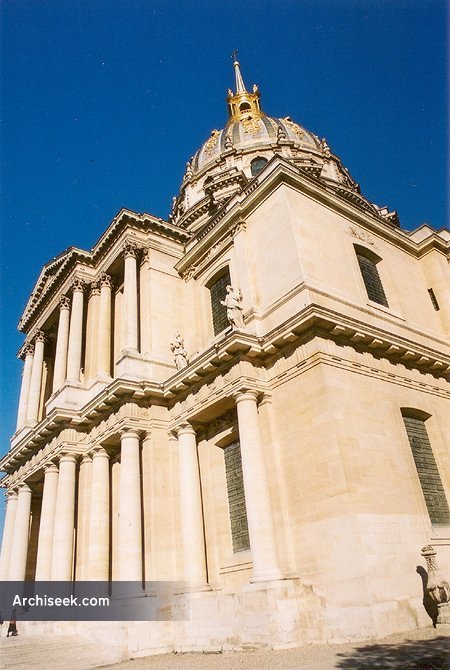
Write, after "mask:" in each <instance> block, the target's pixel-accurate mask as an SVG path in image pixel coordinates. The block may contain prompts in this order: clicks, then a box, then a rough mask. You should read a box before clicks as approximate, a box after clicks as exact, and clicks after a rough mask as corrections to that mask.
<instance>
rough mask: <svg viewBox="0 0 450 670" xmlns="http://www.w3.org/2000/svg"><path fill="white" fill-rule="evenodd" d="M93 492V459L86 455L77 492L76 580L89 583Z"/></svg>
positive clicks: (81, 466) (81, 465) (82, 461)
mask: <svg viewBox="0 0 450 670" xmlns="http://www.w3.org/2000/svg"><path fill="white" fill-rule="evenodd" d="M92 499H93V500H95V496H94V493H93V491H92V457H91V455H90V454H84V456H83V458H82V460H81V463H80V472H79V475H78V492H77V512H78V516H77V555H76V559H75V579H76V580H77V581H79V582H83V581H87V580H88V577H89V531H90V528H89V526H90V515H91V500H92Z"/></svg>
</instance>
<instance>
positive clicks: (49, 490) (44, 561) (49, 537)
mask: <svg viewBox="0 0 450 670" xmlns="http://www.w3.org/2000/svg"><path fill="white" fill-rule="evenodd" d="M44 472H45V474H44V491H43V493H42V508H41V522H40V525H39V539H38V550H37V557H36V576H35V579H36V581H37V582H38V581H40V582H46V581H49V580H50V577H51V567H52V552H53V527H54V522H55V510H56V495H57V491H58V468H57V466H56V465H55V464H54V463H50V464H49V465H46V466H45V468H44Z"/></svg>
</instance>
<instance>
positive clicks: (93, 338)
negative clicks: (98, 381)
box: [84, 282, 100, 381]
mask: <svg viewBox="0 0 450 670" xmlns="http://www.w3.org/2000/svg"><path fill="white" fill-rule="evenodd" d="M99 306H100V284H99V283H98V282H91V283H90V284H89V298H88V306H87V315H86V338H85V354H84V379H85V381H87V380H88V379H93V378H94V377H95V375H96V374H97V340H98V317H99Z"/></svg>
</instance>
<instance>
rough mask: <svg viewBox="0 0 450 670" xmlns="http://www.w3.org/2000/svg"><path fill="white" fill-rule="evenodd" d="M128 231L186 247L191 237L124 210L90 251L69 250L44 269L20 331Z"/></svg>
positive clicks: (157, 220)
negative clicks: (68, 280) (67, 282)
mask: <svg viewBox="0 0 450 670" xmlns="http://www.w3.org/2000/svg"><path fill="white" fill-rule="evenodd" d="M127 228H130V229H135V230H136V231H139V232H144V233H155V234H156V235H158V236H161V237H163V238H165V239H166V240H168V241H169V240H170V241H171V242H172V243H175V244H181V245H184V244H185V243H186V242H187V241H188V239H189V237H190V234H189V233H187V232H186V231H185V230H183V229H181V228H179V227H177V226H174V225H173V224H171V223H168V222H166V221H164V220H163V219H158V218H156V217H153V216H151V215H150V214H146V213H144V214H137V213H136V212H132V211H131V210H127V209H122V210H121V211H120V212H119V213H118V214H117V216H116V217H115V218H114V219H113V221H112V223H111V224H110V225H109V227H108V228H107V230H106V231H105V233H104V234H103V235H102V236H101V237H100V239H99V240H98V241H97V242H96V243H95V245H94V246H93V248H92V249H91V250H90V251H85V250H83V249H78V248H76V247H70V248H69V249H67V250H66V251H64V252H63V253H62V254H61V255H60V256H57V257H56V258H55V259H53V260H52V261H50V262H49V263H48V264H47V265H45V266H44V268H43V270H42V272H41V274H40V275H39V278H38V280H37V282H36V285H35V287H34V289H33V291H32V293H31V296H30V298H29V300H28V302H27V305H26V307H25V310H24V313H23V315H22V317H21V319H20V321H19V325H18V328H19V330H21V331H23V332H27V331H28V330H29V329H30V328H31V327H32V326H33V325H34V324H35V322H36V318H37V316H38V314H39V312H40V309H41V307H42V304H43V303H44V302H45V301H46V300H48V299H50V298H51V297H52V296H53V295H55V293H56V292H57V291H58V289H60V288H61V286H62V285H63V284H64V281H65V279H66V278H67V276H68V275H69V274H70V272H72V271H74V269H75V268H76V266H77V265H81V268H80V270H81V272H82V268H83V266H84V267H86V268H95V267H97V266H98V265H99V264H100V262H101V260H102V258H103V257H104V256H105V255H107V253H108V251H109V250H110V249H111V248H112V247H113V245H114V244H115V242H116V241H117V240H119V238H120V237H121V235H122V234H123V233H124V231H125V230H126V229H127Z"/></svg>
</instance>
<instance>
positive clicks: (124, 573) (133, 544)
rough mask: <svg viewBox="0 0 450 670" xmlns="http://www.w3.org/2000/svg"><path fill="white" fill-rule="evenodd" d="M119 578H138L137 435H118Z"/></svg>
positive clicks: (138, 477)
mask: <svg viewBox="0 0 450 670" xmlns="http://www.w3.org/2000/svg"><path fill="white" fill-rule="evenodd" d="M120 443H121V451H120V501H119V542H118V553H119V557H118V563H119V565H118V575H119V577H118V578H119V581H135V582H140V581H141V580H142V523H141V477H140V454H139V451H140V447H139V435H138V434H137V433H135V432H134V431H127V432H125V433H123V434H122V435H121V438H120Z"/></svg>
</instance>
